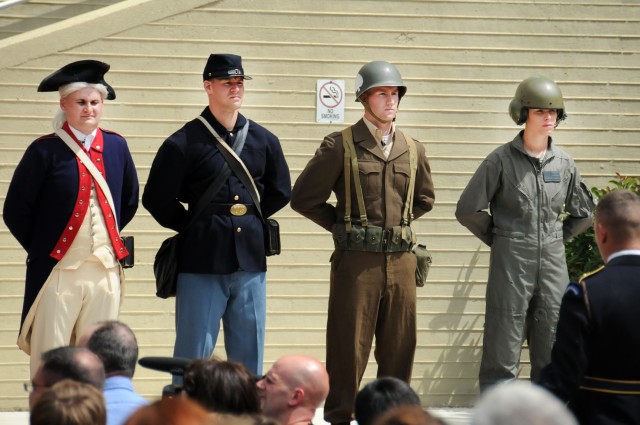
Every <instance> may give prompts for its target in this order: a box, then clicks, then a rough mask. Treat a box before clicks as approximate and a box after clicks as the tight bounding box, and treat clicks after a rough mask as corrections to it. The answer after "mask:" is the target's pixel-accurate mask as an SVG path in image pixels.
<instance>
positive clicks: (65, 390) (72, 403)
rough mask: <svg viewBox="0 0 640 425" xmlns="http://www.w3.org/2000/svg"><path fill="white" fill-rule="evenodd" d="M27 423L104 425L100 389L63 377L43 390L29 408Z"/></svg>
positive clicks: (36, 424)
mask: <svg viewBox="0 0 640 425" xmlns="http://www.w3.org/2000/svg"><path fill="white" fill-rule="evenodd" d="M29 417H30V419H29V420H30V424H31V425H105V424H106V422H107V413H106V409H105V404H104V398H103V396H102V392H100V390H98V389H97V388H96V387H94V386H93V385H90V384H87V383H84V382H78V381H73V380H71V379H63V380H62V381H60V382H57V383H56V384H54V385H53V386H52V387H51V388H50V389H49V390H48V391H46V392H44V393H43V394H42V395H41V396H40V397H39V398H38V401H37V402H36V403H35V404H34V406H33V408H32V409H31V413H30V415H29Z"/></svg>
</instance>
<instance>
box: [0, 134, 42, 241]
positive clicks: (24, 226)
mask: <svg viewBox="0 0 640 425" xmlns="http://www.w3.org/2000/svg"><path fill="white" fill-rule="evenodd" d="M37 143H38V142H34V143H32V144H31V145H30V146H29V147H28V148H27V150H26V152H25V154H24V156H23V157H22V159H21V160H20V162H19V163H18V166H17V167H16V169H15V171H14V173H13V178H12V179H11V183H10V184H9V190H8V192H7V196H6V199H5V201H4V207H3V218H4V222H5V224H6V225H7V227H8V228H9V231H10V232H11V234H12V235H13V236H14V237H15V238H16V239H17V240H18V242H19V243H20V245H22V247H23V248H24V249H25V250H26V251H27V252H29V247H30V246H31V238H32V231H33V222H34V220H35V216H36V209H37V208H38V200H39V199H40V192H41V188H42V186H43V183H44V182H45V179H46V176H47V172H48V166H47V160H46V158H45V156H44V155H43V152H42V151H41V150H39V149H37V146H36V144H37Z"/></svg>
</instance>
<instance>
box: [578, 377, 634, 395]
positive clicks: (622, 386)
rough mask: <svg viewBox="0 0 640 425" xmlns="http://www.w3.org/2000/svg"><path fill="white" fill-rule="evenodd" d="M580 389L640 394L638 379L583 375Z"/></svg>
mask: <svg viewBox="0 0 640 425" xmlns="http://www.w3.org/2000/svg"><path fill="white" fill-rule="evenodd" d="M580 389H582V390H586V391H596V392H603V393H611V394H640V381H631V380H626V379H624V380H623V379H606V378H595V377H592V376H585V378H584V382H583V383H582V385H580Z"/></svg>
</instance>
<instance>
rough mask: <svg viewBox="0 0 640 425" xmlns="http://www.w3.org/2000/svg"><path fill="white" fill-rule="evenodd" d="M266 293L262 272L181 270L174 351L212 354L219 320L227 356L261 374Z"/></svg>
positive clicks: (190, 354)
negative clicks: (204, 272)
mask: <svg viewBox="0 0 640 425" xmlns="http://www.w3.org/2000/svg"><path fill="white" fill-rule="evenodd" d="M266 298H267V288H266V273H262V272H261V273H248V272H243V271H240V272H235V273H231V274H195V273H180V274H179V275H178V286H177V291H176V343H175V346H174V350H173V356H174V357H185V358H190V359H196V358H200V359H208V358H209V357H211V354H212V353H213V349H214V348H215V345H216V341H217V339H218V333H219V331H220V320H222V325H223V327H224V346H225V351H226V353H227V360H233V361H236V362H240V363H242V364H244V365H245V366H246V367H247V368H248V369H249V371H250V372H251V373H254V374H256V375H262V362H263V356H264V334H265V321H266V304H267V301H266ZM175 381H176V380H175V379H174V383H176V382H175ZM180 381H181V379H180Z"/></svg>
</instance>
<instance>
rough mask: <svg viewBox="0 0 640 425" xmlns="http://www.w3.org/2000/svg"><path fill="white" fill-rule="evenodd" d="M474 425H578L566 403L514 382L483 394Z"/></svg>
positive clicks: (477, 407) (529, 385)
mask: <svg viewBox="0 0 640 425" xmlns="http://www.w3.org/2000/svg"><path fill="white" fill-rule="evenodd" d="M471 425H578V422H577V421H576V419H575V418H574V416H573V414H572V413H571V412H570V411H569V410H568V409H567V407H566V406H565V404H564V403H562V402H561V401H560V400H559V399H557V398H556V397H554V396H553V395H552V394H551V393H550V392H548V391H547V390H545V389H544V388H542V387H539V386H537V385H534V384H532V383H531V382H529V381H519V380H512V381H506V382H504V383H501V384H497V385H494V386H493V387H490V388H489V389H487V390H486V391H484V392H483V393H482V396H481V397H480V398H479V399H478V401H477V403H476V405H475V407H474V409H473V413H472V419H471Z"/></svg>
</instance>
